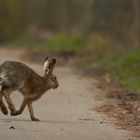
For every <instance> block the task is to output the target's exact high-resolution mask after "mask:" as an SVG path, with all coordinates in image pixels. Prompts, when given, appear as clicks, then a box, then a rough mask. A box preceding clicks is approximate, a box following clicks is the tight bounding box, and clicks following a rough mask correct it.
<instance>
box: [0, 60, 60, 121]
mask: <svg viewBox="0 0 140 140" xmlns="http://www.w3.org/2000/svg"><path fill="white" fill-rule="evenodd" d="M55 62H56V60H55V59H48V58H47V60H46V62H45V64H44V70H45V73H44V75H43V76H40V75H38V74H37V73H36V72H35V71H34V70H32V69H31V68H30V67H28V66H27V65H25V64H23V63H20V62H16V61H6V62H4V63H3V64H2V65H0V107H1V110H2V112H3V113H4V114H6V115H7V114H8V110H7V108H6V106H5V104H4V103H3V99H2V97H3V95H4V97H5V99H6V102H7V104H8V107H9V109H10V111H11V115H13V116H14V115H19V114H21V113H22V112H23V110H24V108H25V106H26V105H28V109H29V112H30V117H31V120H33V121H38V119H36V118H35V116H34V112H33V108H32V102H33V101H35V100H37V99H39V98H40V97H41V96H42V95H43V94H44V93H45V92H46V91H47V90H49V89H51V88H53V89H55V88H57V87H58V85H59V84H58V80H57V78H56V76H55V75H54V74H53V69H54V66H55ZM46 64H47V65H46ZM15 90H18V91H20V92H21V93H22V94H23V95H24V99H23V102H22V105H21V107H20V109H19V110H18V111H17V110H16V109H15V106H14V104H13V103H12V100H11V98H10V94H11V93H12V92H13V91H15Z"/></svg>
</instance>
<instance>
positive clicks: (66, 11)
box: [0, 0, 140, 47]
mask: <svg viewBox="0 0 140 140" xmlns="http://www.w3.org/2000/svg"><path fill="white" fill-rule="evenodd" d="M0 2H1V3H0V32H1V35H0V40H1V41H4V40H5V41H7V40H9V39H10V38H12V37H13V36H15V35H17V34H19V32H21V33H22V32H23V30H26V29H27V28H29V27H32V26H38V27H40V28H44V29H47V30H51V31H55V32H56V31H57V32H58V31H59V32H67V33H82V34H85V33H86V34H87V33H91V32H93V31H96V32H99V33H101V34H104V35H106V36H108V37H109V38H111V39H112V40H113V41H116V42H118V41H119V42H122V43H126V44H129V45H130V44H131V46H134V47H135V46H138V44H139V40H140V38H139V36H140V32H139V31H140V24H139V22H140V21H139V19H140V10H139V9H140V1H139V0H127V1H126V0H125V1H122V0H86V1H85V0H59V1H58V0H24V1H23V0H13V1H11V0H0ZM128 40H129V43H128Z"/></svg>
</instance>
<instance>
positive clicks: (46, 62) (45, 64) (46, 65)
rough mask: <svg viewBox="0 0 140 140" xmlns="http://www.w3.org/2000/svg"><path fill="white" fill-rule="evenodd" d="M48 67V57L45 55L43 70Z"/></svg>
mask: <svg viewBox="0 0 140 140" xmlns="http://www.w3.org/2000/svg"><path fill="white" fill-rule="evenodd" d="M48 69H49V59H48V57H46V59H45V63H44V70H45V71H46V70H48Z"/></svg>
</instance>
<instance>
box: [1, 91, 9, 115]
mask: <svg viewBox="0 0 140 140" xmlns="http://www.w3.org/2000/svg"><path fill="white" fill-rule="evenodd" d="M3 94H4V93H3V92H0V108H1V111H2V113H3V114H5V115H7V114H8V110H7V108H6V106H5V104H4V103H3V99H2V98H3Z"/></svg>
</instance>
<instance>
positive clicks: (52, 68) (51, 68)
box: [49, 58, 56, 73]
mask: <svg viewBox="0 0 140 140" xmlns="http://www.w3.org/2000/svg"><path fill="white" fill-rule="evenodd" d="M55 64H56V59H55V58H52V62H51V63H50V64H49V73H52V72H53V70H54V68H55Z"/></svg>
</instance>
